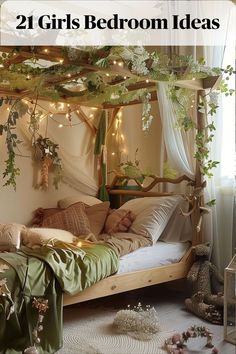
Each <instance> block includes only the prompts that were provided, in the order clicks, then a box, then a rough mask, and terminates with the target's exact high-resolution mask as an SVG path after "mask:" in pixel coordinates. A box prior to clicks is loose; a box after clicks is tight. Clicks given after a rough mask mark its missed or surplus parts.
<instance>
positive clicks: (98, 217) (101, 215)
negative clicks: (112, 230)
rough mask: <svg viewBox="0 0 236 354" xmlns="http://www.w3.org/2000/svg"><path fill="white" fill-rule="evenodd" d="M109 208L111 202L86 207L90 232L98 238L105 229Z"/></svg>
mask: <svg viewBox="0 0 236 354" xmlns="http://www.w3.org/2000/svg"><path fill="white" fill-rule="evenodd" d="M109 206H110V202H102V203H99V204H95V205H92V206H86V207H85V212H86V214H87V217H88V219H89V224H90V230H91V232H92V233H93V234H94V235H95V236H98V235H99V234H100V233H101V232H102V230H103V228H104V225H105V221H106V218H107V214H108V211H109Z"/></svg>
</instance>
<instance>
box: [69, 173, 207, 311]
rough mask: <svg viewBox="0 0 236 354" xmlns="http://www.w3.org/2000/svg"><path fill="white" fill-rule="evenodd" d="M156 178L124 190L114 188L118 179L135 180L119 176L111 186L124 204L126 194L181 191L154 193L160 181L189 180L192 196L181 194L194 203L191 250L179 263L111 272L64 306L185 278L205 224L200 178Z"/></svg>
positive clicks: (163, 194) (191, 205)
mask: <svg viewBox="0 0 236 354" xmlns="http://www.w3.org/2000/svg"><path fill="white" fill-rule="evenodd" d="M149 177H152V178H153V181H152V182H151V183H150V185H149V186H148V187H142V185H140V183H139V181H138V180H136V179H135V178H134V180H135V182H136V183H137V185H139V187H140V190H138V191H134V190H122V189H113V187H115V185H116V182H117V181H119V180H121V179H127V178H128V179H132V178H129V177H128V176H119V175H117V176H115V178H114V180H113V182H112V184H111V185H110V186H108V187H107V189H108V191H109V194H110V195H117V196H119V198H120V204H122V197H124V196H129V197H130V196H134V197H156V196H159V197H160V196H170V195H176V194H177V193H159V192H152V191H151V189H152V188H153V187H155V186H156V185H158V184H159V183H173V184H177V183H180V182H182V181H188V183H189V184H191V185H192V187H193V193H191V194H190V195H184V194H181V195H182V196H183V197H184V198H187V200H188V201H189V203H190V211H189V214H191V222H192V229H193V233H192V247H191V248H190V249H188V250H187V252H186V254H185V255H184V256H183V257H182V259H181V260H180V261H179V262H177V263H172V264H169V265H166V266H161V267H157V268H149V269H145V270H140V271H136V272H128V273H124V274H115V275H111V276H109V277H107V278H105V279H103V280H101V281H99V282H98V283H96V284H94V285H92V286H91V287H89V288H87V289H85V290H83V291H82V292H80V293H78V294H77V295H74V296H70V295H66V294H65V295H64V306H67V305H72V304H75V303H79V302H83V301H88V300H92V299H96V298H99V297H105V296H109V295H113V294H117V293H122V292H125V291H130V290H134V289H139V288H142V287H146V286H151V285H155V284H160V283H164V282H168V281H172V280H177V279H182V278H185V277H186V275H187V273H188V271H189V269H190V267H191V266H192V264H193V260H194V255H193V249H194V245H195V244H197V243H200V242H201V227H200V225H199V223H200V220H201V215H200V207H199V206H200V204H201V199H202V197H201V195H200V194H199V193H198V195H194V190H196V181H194V180H191V179H190V178H189V177H187V176H181V177H179V178H176V179H170V178H159V177H156V176H149Z"/></svg>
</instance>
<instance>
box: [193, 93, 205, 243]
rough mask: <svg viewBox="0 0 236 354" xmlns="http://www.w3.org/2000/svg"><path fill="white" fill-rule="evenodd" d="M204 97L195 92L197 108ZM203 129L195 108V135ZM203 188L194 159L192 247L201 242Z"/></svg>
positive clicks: (203, 123)
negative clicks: (194, 204)
mask: <svg viewBox="0 0 236 354" xmlns="http://www.w3.org/2000/svg"><path fill="white" fill-rule="evenodd" d="M204 95H205V90H198V91H197V107H198V104H199V100H200V97H203V96H204ZM204 129H205V114H204V113H202V112H199V110H198V108H197V132H196V134H198V133H201V132H202V131H203V130H204ZM203 188H204V180H203V176H202V173H201V168H200V162H199V160H198V159H196V172H195V189H196V190H199V193H197V195H195V196H194V198H195V200H194V203H196V208H194V211H193V213H192V216H191V219H192V227H193V235H192V244H193V246H194V245H197V244H199V243H201V242H202V216H201V210H200V206H203V205H204V198H203V193H202V189H203Z"/></svg>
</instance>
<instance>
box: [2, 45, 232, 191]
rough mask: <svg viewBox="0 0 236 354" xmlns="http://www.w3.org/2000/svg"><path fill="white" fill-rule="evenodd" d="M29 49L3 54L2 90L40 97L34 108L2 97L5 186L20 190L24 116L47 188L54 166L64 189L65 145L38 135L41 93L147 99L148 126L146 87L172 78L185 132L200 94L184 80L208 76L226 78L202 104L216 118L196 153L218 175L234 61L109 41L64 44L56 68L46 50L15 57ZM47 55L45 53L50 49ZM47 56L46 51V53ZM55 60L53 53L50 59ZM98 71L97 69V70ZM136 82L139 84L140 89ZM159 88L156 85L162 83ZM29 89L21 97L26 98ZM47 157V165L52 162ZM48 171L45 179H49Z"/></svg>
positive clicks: (104, 100)
mask: <svg viewBox="0 0 236 354" xmlns="http://www.w3.org/2000/svg"><path fill="white" fill-rule="evenodd" d="M24 50H25V48H23V47H16V48H13V49H12V51H10V52H9V53H1V54H0V64H1V68H0V87H1V89H2V90H7V91H8V92H10V93H12V96H14V94H22V93H23V94H25V96H27V97H33V99H34V100H35V98H36V102H35V105H34V106H33V108H32V107H28V105H25V104H23V101H22V100H21V98H17V99H15V98H14V99H13V98H10V97H9V96H10V95H9V96H8V97H2V98H1V99H0V106H2V105H4V104H8V105H9V106H10V107H11V108H10V110H9V113H8V118H7V120H6V122H5V123H4V124H0V135H5V136H6V146H7V151H8V159H7V160H6V169H5V172H4V178H6V183H5V185H12V186H13V187H14V188H16V177H17V176H18V175H19V172H20V171H19V168H18V167H17V166H16V163H15V158H16V156H17V155H18V154H19V155H20V153H19V146H20V144H21V141H20V139H19V138H18V136H17V133H16V123H17V121H18V119H19V118H20V117H22V116H23V115H24V114H26V113H27V114H29V117H30V119H29V131H30V132H31V134H32V142H33V146H34V148H35V150H38V156H41V159H42V161H43V162H44V165H43V166H42V185H43V186H44V187H46V186H47V185H48V179H47V177H46V176H48V168H49V166H51V165H53V166H54V167H55V169H56V171H57V172H56V176H57V177H55V178H54V184H55V185H56V186H57V183H58V180H60V178H61V177H60V175H61V161H60V158H59V156H58V148H59V147H58V145H56V144H54V143H53V142H51V141H50V139H48V138H43V137H41V136H38V131H39V125H40V124H39V119H40V116H41V112H40V110H38V107H37V100H38V98H44V99H47V100H49V101H55V102H58V101H60V100H66V99H68V100H70V102H75V103H76V104H81V105H83V104H84V105H89V106H97V107H103V105H104V104H110V105H123V104H128V103H130V102H133V101H135V100H140V101H141V102H143V114H142V123H143V129H144V130H146V129H149V128H150V124H151V121H152V115H151V109H150V108H151V106H150V98H151V89H150V88H149V87H146V88H144V87H145V85H144V86H141V87H140V86H139V84H140V83H143V82H145V81H146V82H147V83H148V82H149V81H154V82H156V81H158V80H160V81H168V82H169V83H170V85H169V86H170V90H169V97H170V99H171V101H172V102H173V104H174V105H175V107H176V112H177V115H178V120H177V126H178V127H181V128H182V129H184V130H185V131H188V130H189V129H196V128H197V127H196V125H195V122H194V121H193V119H192V115H191V111H192V107H191V106H193V102H192V101H193V100H194V99H195V98H194V94H193V92H192V91H191V90H187V89H183V88H178V87H176V86H175V83H176V81H177V80H191V79H198V78H206V77H208V76H218V75H221V74H223V75H224V76H225V78H224V80H222V81H221V82H220V84H219V86H218V88H217V90H214V91H212V90H210V91H209V92H208V93H207V94H206V95H205V96H204V97H201V98H200V101H199V102H198V109H199V111H200V112H204V113H207V114H208V116H209V117H210V118H211V120H210V121H209V123H208V124H207V126H206V127H204V129H202V130H200V131H198V133H197V135H196V146H197V150H196V153H195V158H196V159H197V160H198V161H199V164H200V168H201V171H202V173H203V174H205V175H207V176H209V177H210V176H211V175H212V172H211V170H212V168H214V167H216V166H217V164H218V162H217V161H212V160H210V159H209V143H210V142H211V141H212V139H213V136H214V130H215V125H214V119H213V117H214V114H215V112H216V110H217V108H218V104H217V95H218V94H219V93H224V94H225V95H226V96H229V95H232V94H233V93H234V90H233V89H230V88H229V87H228V82H227V81H228V79H229V77H230V75H232V74H234V73H235V71H234V69H233V68H232V67H231V66H230V65H228V66H227V67H226V68H225V69H221V68H210V67H208V66H206V65H205V61H204V59H203V58H200V59H199V60H198V61H194V60H193V57H192V56H175V57H173V58H172V59H170V58H168V57H167V56H166V55H163V54H160V53H157V52H151V53H150V52H148V51H147V50H146V49H145V48H143V47H140V46H131V47H124V46H114V47H113V46H104V47H89V46H88V47H81V48H67V47H63V48H61V49H60V50H61V53H59V54H61V58H59V57H58V58H54V60H51V65H47V66H42V64H41V63H40V61H39V58H40V47H30V49H29V53H28V54H29V55H28V57H29V58H28V59H27V60H25V61H23V62H21V63H18V62H17V61H15V60H14V58H15V57H17V55H19V54H20V53H21V51H24ZM45 53H46V52H45ZM44 56H45V54H44ZM49 60H50V56H49ZM96 68H97V70H96ZM135 85H136V87H135V89H134V86H135ZM153 89H156V88H155V86H154V88H152V90H153ZM23 94H22V96H23ZM46 161H47V163H46ZM43 176H44V177H43Z"/></svg>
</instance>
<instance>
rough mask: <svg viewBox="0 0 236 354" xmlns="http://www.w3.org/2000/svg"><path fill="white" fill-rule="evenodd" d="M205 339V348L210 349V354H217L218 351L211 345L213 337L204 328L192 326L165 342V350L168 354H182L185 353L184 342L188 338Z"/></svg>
mask: <svg viewBox="0 0 236 354" xmlns="http://www.w3.org/2000/svg"><path fill="white" fill-rule="evenodd" d="M197 337H205V338H206V340H207V343H206V348H210V349H212V351H211V354H218V349H217V348H215V347H214V345H213V344H212V339H213V335H212V333H211V332H210V331H209V330H208V329H207V328H206V327H204V326H192V327H190V328H189V329H187V331H186V332H183V333H182V334H180V333H176V334H174V335H173V336H172V337H170V338H168V339H166V340H165V346H164V348H165V350H166V351H167V353H169V354H184V353H187V351H186V344H185V343H186V342H187V341H188V340H189V339H190V338H197Z"/></svg>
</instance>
